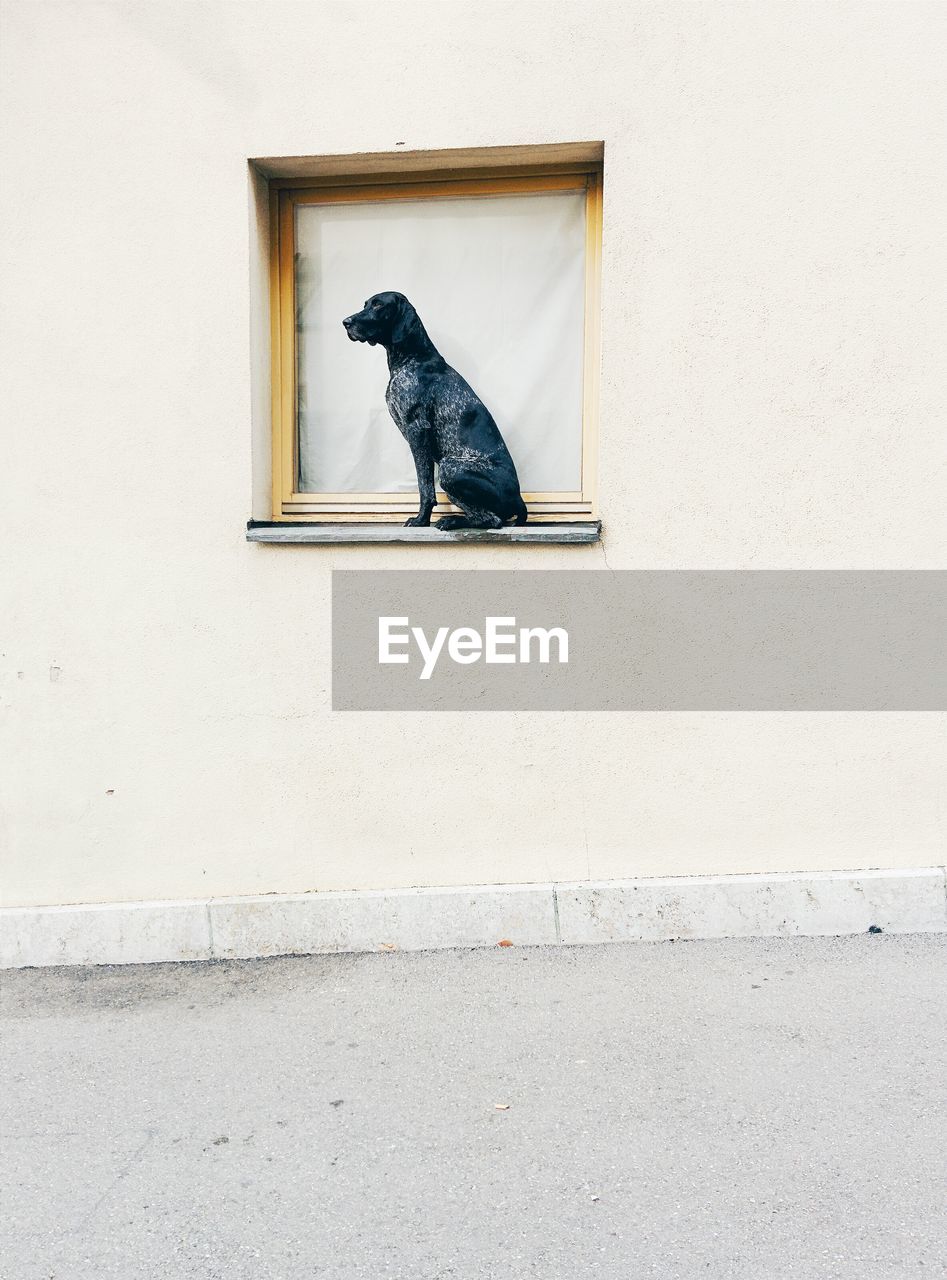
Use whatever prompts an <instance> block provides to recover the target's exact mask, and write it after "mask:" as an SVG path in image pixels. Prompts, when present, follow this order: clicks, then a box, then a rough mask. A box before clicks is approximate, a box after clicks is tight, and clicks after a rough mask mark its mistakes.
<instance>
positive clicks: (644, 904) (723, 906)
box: [0, 867, 947, 969]
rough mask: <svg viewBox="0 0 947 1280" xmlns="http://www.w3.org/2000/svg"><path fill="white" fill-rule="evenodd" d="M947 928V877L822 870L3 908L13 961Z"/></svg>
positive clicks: (116, 960)
mask: <svg viewBox="0 0 947 1280" xmlns="http://www.w3.org/2000/svg"><path fill="white" fill-rule="evenodd" d="M872 928H875V929H880V930H882V931H883V932H884V933H947V873H945V869H944V868H943V867H926V868H918V869H916V870H909V871H818V872H797V873H793V874H769V875H768V874H756V875H731V876H675V877H669V878H666V879H642V880H605V881H579V882H576V883H570V884H526V885H470V886H466V887H463V888H441V889H374V890H363V891H355V892H350V893H305V894H266V895H262V896H259V897H245V898H211V899H205V900H202V901H190V902H119V903H88V904H84V905H81V906H72V907H8V908H5V909H4V910H2V911H0V967H2V968H6V969H9V968H25V967H28V966H48V965H90V964H149V963H154V962H157V961H166V960H224V959H228V960H229V959H238V958H240V959H245V958H250V957H254V956H276V955H314V954H321V953H333V952H341V951H426V950H435V949H438V948H444V947H492V946H497V945H499V944H500V943H512V944H513V945H514V946H537V945H556V944H560V943H561V944H578V943H596V942H658V941H666V940H670V939H672V938H674V939H687V938H771V937H816V936H820V935H821V936H825V935H838V934H852V933H865V932H867V931H868V930H869V929H872Z"/></svg>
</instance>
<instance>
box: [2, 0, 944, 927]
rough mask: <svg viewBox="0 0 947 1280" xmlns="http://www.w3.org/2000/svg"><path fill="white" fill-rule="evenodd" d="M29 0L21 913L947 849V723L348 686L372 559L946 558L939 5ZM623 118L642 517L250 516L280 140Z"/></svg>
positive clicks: (451, 139) (615, 211)
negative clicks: (387, 707)
mask: <svg viewBox="0 0 947 1280" xmlns="http://www.w3.org/2000/svg"><path fill="white" fill-rule="evenodd" d="M3 17H4V38H3V42H2V47H3V58H4V96H5V106H4V117H5V121H6V124H5V141H4V151H3V161H2V164H3V168H2V172H3V175H4V179H5V181H4V184H3V187H4V190H3V202H4V227H5V230H4V234H3V238H2V252H3V256H4V259H5V260H6V275H7V296H8V298H9V297H11V296H12V298H13V299H14V301H13V305H12V307H11V308H10V310H9V313H8V319H7V328H6V332H7V344H6V359H5V384H4V391H3V395H2V407H3V420H4V434H5V440H6V444H5V447H4V463H3V477H2V483H3V487H4V497H3V508H2V510H3V592H4V602H3V605H2V612H0V629H2V645H0V649H2V660H0V666H2V685H0V700H2V722H3V735H4V742H3V765H2V770H0V806H2V817H0V841H2V844H3V852H4V870H3V889H4V901H5V902H6V903H7V904H8V905H17V904H32V903H59V902H63V903H66V902H81V901H94V900H121V899H138V898H178V897H193V896H203V895H206V894H230V893H245V892H265V891H298V890H305V889H320V888H341V887H361V886H375V887H382V886H389V885H413V884H456V883H465V882H477V881H480V882H484V881H525V880H534V879H549V878H563V877H565V878H577V877H583V876H587V875H591V876H593V877H611V876H632V875H655V874H657V875H662V874H686V873H706V872H725V871H750V870H795V869H803V868H851V867H867V866H891V867H901V866H919V865H925V864H931V863H935V862H940V861H943V856H944V855H943V849H944V814H943V808H942V807H941V806H942V799H941V797H942V778H943V767H944V751H943V746H944V725H943V720H942V718H938V717H936V716H934V715H891V714H889V715H854V714H852V715H839V714H834V715H788V714H787V715H746V714H743V715H741V714H732V715H729V714H728V715H722V714H713V715H681V714H674V715H631V714H628V715H625V714H612V715H562V716H554V715H479V716H459V715H447V714H444V715H438V714H432V715H414V716H400V715H377V716H373V715H341V714H332V713H331V712H330V710H329V700H328V691H327V685H328V673H329V614H328V601H329V574H330V570H331V569H333V568H338V567H365V568H405V567H415V566H419V565H421V566H424V567H428V568H434V567H436V568H447V567H450V566H455V565H462V566H464V567H467V568H471V567H482V568H486V567H495V566H500V567H517V568H519V567H522V568H526V569H529V568H536V567H543V568H551V567H568V568H576V567H585V568H588V569H590V570H599V569H602V568H603V567H605V565H606V563H607V565H608V567H610V568H612V569H615V568H669V567H691V568H711V567H720V568H780V567H808V568H837V567H845V568H869V567H876V568H877V567H880V568H896V567H898V568H902V567H903V568H908V567H925V568H929V567H934V566H937V565H940V564H942V562H943V551H944V524H943V515H942V511H941V509H940V507H941V504H942V502H943V496H944V476H943V473H942V472H941V473H940V474H938V465H939V463H940V462H941V461H942V457H943V447H944V441H943V423H944V404H943V392H942V387H943V368H942V362H943V352H944V349H945V334H944V323H943V321H944V314H943V301H942V300H943V298H944V296H945V293H947V290H945V287H944V286H945V280H944V253H943V242H942V237H943V225H944V223H943V216H944V208H943V199H942V193H943V174H944V168H943V162H944V151H943V145H942V143H943V132H942V131H943V121H944V119H945V113H944V111H943V97H942V95H941V96H940V98H938V91H939V89H940V88H941V87H942V84H943V67H942V55H943V48H944V19H945V17H947V11H945V9H944V7H943V5H941V4H930V5H924V4H914V3H894V2H892V3H889V4H880V5H879V4H871V3H864V2H863V0H857V2H853V3H844V4H831V5H829V4H826V5H812V4H808V3H805V4H782V3H780V4H776V3H769V4H760V5H743V4H740V5H729V4H701V5H698V4H690V3H688V4H676V3H663V4H636V3H627V2H626V3H622V4H619V5H602V4H600V5H591V4H588V5H586V4H562V3H554V2H550V0H546V2H545V3H542V4H527V3H522V2H521V0H520V2H518V3H512V4H510V3H502V4H496V3H487V4H484V3H476V4H475V3H470V4H468V3H463V4H460V3H457V4H455V3H431V4H418V3H398V2H395V3H376V2H374V0H362V2H361V3H358V4H320V3H313V4H283V3H274V2H272V0H271V2H269V3H258V4H245V3H199V2H197V0H188V2H187V3H181V4H178V3H148V4H143V3H137V2H131V3H121V4H113V3H95V4H93V3H58V4H55V5H54V4H38V3H36V2H35V0H18V2H16V3H9V2H6V3H4V4H3ZM584 139H603V140H604V142H605V147H606V196H605V244H604V315H603V323H604V369H603V384H602V444H601V470H602V485H601V514H602V517H603V519H604V521H605V527H606V537H605V544H604V547H595V548H561V549H536V548H521V549H515V548H497V549H483V548H475V547H462V548H418V549H412V548H406V547H403V548H397V547H391V548H377V549H356V548H349V549H330V548H318V547H309V548H307V547H302V548H289V547H269V548H268V547H257V546H249V545H248V544H247V543H246V542H245V541H244V527H245V522H246V520H247V518H248V516H249V515H250V513H251V500H252V499H251V495H252V493H253V492H254V491H255V492H256V493H257V495H258V497H257V502H258V503H259V501H260V497H259V495H260V494H263V495H265V493H266V485H267V478H266V475H265V474H264V472H265V467H266V464H267V449H266V440H265V429H264V438H263V439H262V440H261V439H260V419H261V414H262V415H265V410H266V388H265V385H264V383H265V367H266V358H265V351H263V350H262V349H261V343H260V342H259V340H258V337H254V338H253V340H252V341H251V335H253V334H258V329H254V316H253V314H252V312H253V310H254V306H255V303H254V304H253V305H252V299H254V298H255V297H256V293H255V292H254V291H253V290H252V289H251V284H252V281H253V279H254V275H253V272H254V270H255V266H254V263H255V258H254V255H255V253H256V252H257V250H256V248H255V240H254V236H253V234H252V226H251V224H252V220H253V219H252V204H251V201H250V200H249V198H248V170H247V158H248V157H250V156H278V155H310V154H323V153H329V152H356V151H384V150H390V149H393V148H394V147H395V144H396V143H398V142H404V143H405V144H406V146H407V147H418V148H425V147H454V146H457V147H463V146H469V147H475V146H489V145H498V144H517V143H542V142H555V141H573V140H584ZM257 283H259V281H258V279H257ZM258 320H259V316H258V315H257V321H258ZM254 363H255V366H256V370H257V374H258V375H259V376H257V378H256V380H255V381H251V368H252V367H253V366H254ZM254 404H255V405H256V423H257V427H256V431H257V435H256V443H255V445H254V441H253V431H254V428H253V421H254V415H253V412H252V407H253V405H254ZM254 458H255V467H254ZM254 470H255V474H254ZM258 514H260V512H259V509H258Z"/></svg>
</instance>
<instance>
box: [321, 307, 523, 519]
mask: <svg viewBox="0 0 947 1280" xmlns="http://www.w3.org/2000/svg"><path fill="white" fill-rule="evenodd" d="M342 323H343V325H344V326H345V331H346V333H347V334H348V335H349V337H350V338H351V340H352V341H353V342H367V343H369V345H370V346H375V345H376V344H378V345H379V346H383V347H384V348H385V350H386V351H387V353H388V372H389V375H390V377H389V380H388V390H387V392H386V393H385V400H386V402H387V405H388V410H389V412H390V414H391V416H392V418H393V419H394V421H395V424H396V426H397V427H398V430H399V431H400V432H401V434H402V435H403V436H404V438H405V440H407V442H408V444H409V446H410V448H411V453H412V456H413V458H414V465H415V469H416V471H417V473H418V492H419V494H420V500H421V501H420V509H419V511H418V514H417V515H416V516H412V518H411V519H410V520H406V521H405V523H406V524H409V525H429V524H430V523H431V512H432V511H433V509H434V506H435V503H436V501H437V499H436V496H435V491H434V465H435V463H436V464H437V469H438V478H439V480H440V484H441V488H442V489H443V490H444V492H445V493H446V494H447V496H448V497H449V498H450V500H451V502H452V503H453V504H454V505H455V506H457V507H460V509H461V511H463V513H464V514H463V515H462V516H443V517H442V518H441V519H440V520H438V522H437V527H438V528H439V529H499V528H500V527H501V525H503V524H505V523H506V522H507V521H508V520H514V519H515V521H516V523H517V524H525V523H526V504H525V503H524V502H523V498H522V495H521V494H520V484H519V480H518V478H517V475H516V467H515V466H514V465H513V459H512V458H511V457H510V451H509V449H507V447H506V444H505V442H504V440H503V437H502V436H501V435H500V429H499V427H498V426H497V424H496V423H495V422H494V421H493V417H492V416H491V414H490V411H489V410H488V409H487V407H486V406H485V405H484V403H483V402H482V401H481V399H480V397H479V396H478V395H477V394H476V393H475V392H474V391H473V390H472V389H471V387H470V386H469V385H468V383H467V382H465V381H464V379H463V378H462V377H461V376H460V374H459V373H458V372H457V370H456V369H452V368H451V367H450V365H449V364H448V363H447V361H446V360H445V359H444V357H443V356H442V355H441V354H440V352H439V351H438V350H437V348H436V347H435V346H434V344H433V342H432V341H431V339H430V338H429V337H428V335H427V332H426V330H425V328H424V325H423V324H422V323H421V320H420V318H419V316H418V313H417V312H416V311H415V309H414V307H413V306H412V305H411V303H410V302H409V301H408V299H407V298H406V297H405V296H404V295H403V294H401V293H376V294H375V296H374V297H373V298H369V299H368V301H367V302H366V303H365V306H364V309H363V310H362V311H359V312H358V313H357V314H355V315H351V316H347V317H346V318H345V319H344V320H343V321H342Z"/></svg>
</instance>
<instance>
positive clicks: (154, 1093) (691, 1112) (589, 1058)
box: [0, 936, 947, 1280]
mask: <svg viewBox="0 0 947 1280" xmlns="http://www.w3.org/2000/svg"><path fill="white" fill-rule="evenodd" d="M3 989H4V1000H3V1009H2V1013H3V1023H2V1052H3V1071H4V1087H3V1090H2V1102H0V1106H2V1127H3V1157H2V1173H3V1178H4V1188H3V1212H2V1231H3V1234H4V1236H5V1240H4V1242H3V1245H2V1250H0V1271H2V1272H3V1275H4V1276H5V1277H9V1278H10V1280H87V1278H88V1280H93V1278H94V1280H102V1278H103V1277H112V1276H120V1277H122V1278H123V1280H150V1278H151V1277H162V1278H165V1277H167V1278H168V1280H189V1278H190V1277H202V1278H203V1277H222V1278H223V1277H226V1278H227V1280H244V1278H246V1280H297V1277H298V1278H303V1277H305V1278H306V1280H309V1278H311V1277H319V1278H322V1277H331V1278H332V1280H349V1278H350V1277H351V1278H353V1280H354V1278H355V1277H366V1278H369V1277H370V1278H371V1280H383V1278H387V1277H406V1278H407V1277H410V1278H411V1280H441V1278H446V1277H450V1278H451V1280H477V1278H479V1277H489V1278H490V1280H525V1278H527V1277H540V1278H541V1280H558V1278H559V1277H563V1278H566V1277H568V1280H584V1277H608V1278H609V1280H640V1278H641V1277H651V1276H657V1277H661V1278H662V1280H675V1278H677V1277H681V1278H684V1277H686V1278H687V1280H691V1278H692V1277H714V1278H715V1277H740V1278H741V1280H743V1278H745V1280H771V1278H773V1280H775V1278H776V1277H784V1276H785V1277H789V1276H791V1277H805V1280H816V1278H821V1277H833V1278H835V1277H859V1280H863V1278H864V1277H872V1278H873V1280H877V1278H879V1277H883V1278H884V1280H889V1278H893V1277H908V1276H911V1277H913V1276H918V1277H925V1278H927V1280H930V1278H931V1277H940V1276H944V1275H947V1220H945V1204H947V1176H945V1152H947V939H945V938H944V937H939V938H938V937H913V938H906V937H902V938H894V937H887V936H881V937H878V936H871V937H869V936H865V937H858V938H847V939H800V940H793V941H783V940H779V941H776V940H770V941H740V942H690V943H659V944H632V945H628V946H610V947H598V948H592V947H589V948H575V949H568V948H558V949H555V950H542V949H528V950H517V949H513V948H509V949H498V950H495V951H480V952H439V953H427V954H414V955H394V954H392V955H368V956H333V957H313V958H286V959H278V960H269V961H247V962H236V963H218V964H196V965H155V966H147V967H145V966H143V967H135V968H111V969H72V970H69V969H60V970H26V971H22V972H19V973H13V974H7V975H5V977H4V981H3ZM500 1108H502V1109H500Z"/></svg>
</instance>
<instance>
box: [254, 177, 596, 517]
mask: <svg viewBox="0 0 947 1280" xmlns="http://www.w3.org/2000/svg"><path fill="white" fill-rule="evenodd" d="M582 190H584V191H585V193H586V239H585V328H584V342H585V350H584V362H583V398H582V400H583V402H582V457H581V481H580V487H579V489H578V490H576V491H574V492H565V493H558V492H525V491H524V493H523V498H524V501H525V502H526V505H527V507H528V509H529V513H530V516H531V518H532V519H533V520H540V521H544V522H545V521H550V522H564V521H575V520H581V519H591V518H594V517H595V515H596V461H597V451H598V380H599V368H600V350H601V347H600V327H599V323H600V313H601V305H600V290H601V245H602V167H601V164H600V163H586V164H552V165H535V166H527V167H524V166H520V167H518V168H516V169H515V170H510V169H500V170H495V171H484V170H482V169H473V170H467V171H456V172H443V171H435V172H432V173H429V174H423V173H411V174H410V176H408V175H406V174H404V173H401V174H371V175H363V176H359V177H352V178H345V179H340V178H332V177H322V178H312V177H310V178H280V179H276V180H272V181H271V182H270V318H271V343H272V372H271V386H272V421H273V520H274V521H277V522H287V523H294V524H298V523H301V522H302V523H307V522H320V523H321V522H326V521H330V522H345V523H355V522H362V521H365V522H372V523H386V522H387V523H403V522H404V520H405V518H406V517H407V516H409V515H414V514H415V512H416V511H417V505H418V499H417V496H416V494H414V493H412V492H410V491H409V492H406V493H398V494H387V493H300V492H299V491H298V489H297V484H296V479H297V477H298V475H299V449H298V434H297V432H298V426H297V413H296V298H295V271H294V253H295V211H296V207H297V205H300V204H353V203H361V202H372V203H379V202H382V201H388V200H417V199H432V200H437V199H451V198H453V199H456V198H458V197H470V198H476V197H478V196H496V195H515V194H526V193H536V194H540V193H544V192H555V191H582ZM500 427H501V430H502V423H501V424H500ZM437 499H438V508H439V510H440V511H441V512H446V511H451V510H454V509H455V508H453V507H452V506H451V504H450V500H449V499H448V498H447V496H446V495H445V494H443V493H442V492H440V491H438V495H437Z"/></svg>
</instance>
